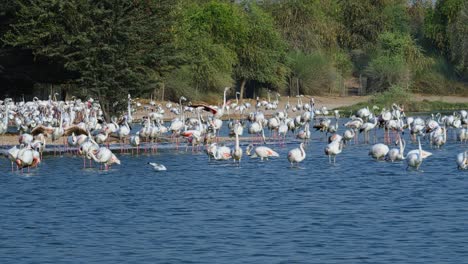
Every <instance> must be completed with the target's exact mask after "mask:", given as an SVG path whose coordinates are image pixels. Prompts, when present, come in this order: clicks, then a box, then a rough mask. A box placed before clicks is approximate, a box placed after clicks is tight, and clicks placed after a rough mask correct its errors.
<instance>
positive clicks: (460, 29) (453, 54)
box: [448, 3, 468, 81]
mask: <svg viewBox="0 0 468 264" xmlns="http://www.w3.org/2000/svg"><path fill="white" fill-rule="evenodd" d="M448 37H449V39H448V40H449V43H450V58H451V60H452V61H453V62H454V64H455V66H456V69H457V71H458V73H459V75H461V76H462V78H464V79H465V80H467V81H468V3H464V5H463V7H462V8H461V10H460V13H459V14H458V16H457V19H456V20H455V21H453V23H451V24H450V25H449V28H448Z"/></svg>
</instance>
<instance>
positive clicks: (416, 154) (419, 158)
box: [406, 137, 432, 170]
mask: <svg viewBox="0 0 468 264" xmlns="http://www.w3.org/2000/svg"><path fill="white" fill-rule="evenodd" d="M431 155H432V153H430V152H427V151H424V150H422V147H421V140H420V139H419V137H418V149H415V150H412V151H410V152H408V155H406V162H407V164H408V167H407V168H409V167H412V168H415V169H416V170H418V169H419V167H420V166H421V164H422V162H423V160H424V159H425V158H427V157H429V156H431Z"/></svg>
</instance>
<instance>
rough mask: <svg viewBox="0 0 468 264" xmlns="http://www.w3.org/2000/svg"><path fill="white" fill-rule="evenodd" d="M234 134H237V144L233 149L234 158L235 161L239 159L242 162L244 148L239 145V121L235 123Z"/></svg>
mask: <svg viewBox="0 0 468 264" xmlns="http://www.w3.org/2000/svg"><path fill="white" fill-rule="evenodd" d="M234 126H235V127H234V134H235V136H236V145H235V146H234V149H233V151H232V154H231V155H232V158H233V159H234V161H237V162H238V163H239V164H240V161H241V158H242V149H241V148H240V146H239V134H238V133H239V131H238V130H239V129H238V127H239V126H241V125H240V124H239V123H237V124H235V125H234Z"/></svg>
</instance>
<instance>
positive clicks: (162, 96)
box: [161, 83, 166, 102]
mask: <svg viewBox="0 0 468 264" xmlns="http://www.w3.org/2000/svg"><path fill="white" fill-rule="evenodd" d="M165 87H166V84H165V83H161V101H162V102H164V88H165Z"/></svg>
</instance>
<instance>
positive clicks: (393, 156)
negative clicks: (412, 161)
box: [386, 138, 406, 162]
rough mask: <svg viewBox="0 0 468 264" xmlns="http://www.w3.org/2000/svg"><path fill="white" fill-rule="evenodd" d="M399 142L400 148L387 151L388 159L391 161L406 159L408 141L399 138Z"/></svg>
mask: <svg viewBox="0 0 468 264" xmlns="http://www.w3.org/2000/svg"><path fill="white" fill-rule="evenodd" d="M398 144H399V146H400V148H399V149H398V148H392V149H390V150H389V151H388V153H387V157H386V159H387V160H390V161H391V162H394V161H399V160H404V159H405V154H404V153H405V147H406V142H405V140H404V139H402V138H399V139H398Z"/></svg>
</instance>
